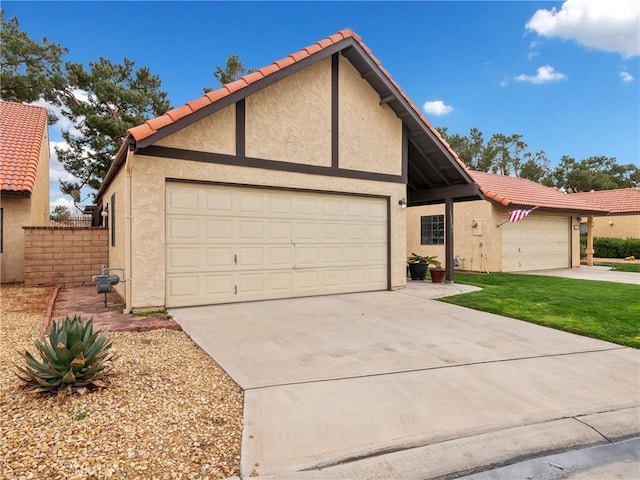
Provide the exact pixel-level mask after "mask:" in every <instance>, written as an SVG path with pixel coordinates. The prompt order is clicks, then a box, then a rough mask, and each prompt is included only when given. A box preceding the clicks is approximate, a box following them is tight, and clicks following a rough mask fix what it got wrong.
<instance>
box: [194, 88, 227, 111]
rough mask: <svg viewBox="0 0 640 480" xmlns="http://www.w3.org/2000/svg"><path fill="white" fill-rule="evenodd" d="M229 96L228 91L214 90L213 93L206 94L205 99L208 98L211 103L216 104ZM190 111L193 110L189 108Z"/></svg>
mask: <svg viewBox="0 0 640 480" xmlns="http://www.w3.org/2000/svg"><path fill="white" fill-rule="evenodd" d="M228 94H229V93H228V91H227V90H224V89H222V88H219V89H218V90H213V91H211V92H207V93H206V94H205V97H207V98H208V99H209V101H210V102H211V103H214V102H217V101H218V100H220V99H221V98H222V97H226V96H227V95H228ZM189 109H191V107H189Z"/></svg>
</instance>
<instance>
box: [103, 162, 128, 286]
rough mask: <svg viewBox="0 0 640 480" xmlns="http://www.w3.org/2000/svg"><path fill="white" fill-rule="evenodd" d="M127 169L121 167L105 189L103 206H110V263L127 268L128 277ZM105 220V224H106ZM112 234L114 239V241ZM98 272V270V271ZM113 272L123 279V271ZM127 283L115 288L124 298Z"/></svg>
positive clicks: (112, 265)
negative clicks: (126, 254) (126, 256)
mask: <svg viewBox="0 0 640 480" xmlns="http://www.w3.org/2000/svg"><path fill="white" fill-rule="evenodd" d="M124 183H125V169H124V168H121V169H120V171H119V172H118V174H117V175H116V177H115V178H114V179H113V181H112V182H111V184H110V185H109V188H108V189H107V190H106V191H105V194H104V196H103V208H104V207H105V206H108V208H109V217H108V218H109V234H108V238H107V243H106V245H108V250H109V264H108V267H110V268H125V275H126V276H127V277H128V276H129V274H130V272H127V271H126V265H125V261H126V259H125V249H126V243H125V242H126V238H125V237H126V228H127V225H126V222H127V199H126V198H125V189H124ZM114 195H115V207H114V205H113V204H112V198H113V196H114ZM114 211H115V235H113V227H114V225H113V222H112V221H111V220H112V215H113V213H112V212H114ZM104 224H105V223H104V221H103V225H104ZM112 235H113V240H115V242H112ZM96 273H98V272H96ZM112 273H113V274H117V275H118V276H120V278H121V279H122V273H121V272H120V271H113V272H112ZM125 285H126V284H125V283H119V284H118V285H116V286H115V287H114V288H115V290H116V291H117V292H118V294H119V295H120V296H121V297H123V298H124V296H125Z"/></svg>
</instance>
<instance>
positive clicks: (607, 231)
mask: <svg viewBox="0 0 640 480" xmlns="http://www.w3.org/2000/svg"><path fill="white" fill-rule="evenodd" d="M593 236H594V237H609V238H640V215H616V216H610V217H594V219H593Z"/></svg>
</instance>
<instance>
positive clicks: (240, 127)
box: [236, 98, 247, 157]
mask: <svg viewBox="0 0 640 480" xmlns="http://www.w3.org/2000/svg"><path fill="white" fill-rule="evenodd" d="M245 118H246V110H245V101H244V98H243V99H242V100H238V101H237V102H236V155H237V156H238V157H244V155H245V145H246V131H247V130H246V129H247V123H246V121H245Z"/></svg>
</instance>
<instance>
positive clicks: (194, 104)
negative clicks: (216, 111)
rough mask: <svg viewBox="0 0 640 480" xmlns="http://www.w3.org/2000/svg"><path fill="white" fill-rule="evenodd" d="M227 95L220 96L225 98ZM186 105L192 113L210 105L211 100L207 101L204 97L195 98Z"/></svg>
mask: <svg viewBox="0 0 640 480" xmlns="http://www.w3.org/2000/svg"><path fill="white" fill-rule="evenodd" d="M227 95H228V93H227V94H225V95H222V96H223V97H226V96H227ZM187 105H189V107H190V108H191V110H193V111H194V112H197V111H198V110H200V109H201V108H204V107H206V106H207V105H211V100H209V97H207V96H204V97H200V98H196V99H195V100H191V101H190V102H187Z"/></svg>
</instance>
